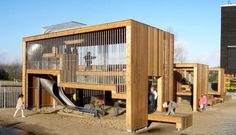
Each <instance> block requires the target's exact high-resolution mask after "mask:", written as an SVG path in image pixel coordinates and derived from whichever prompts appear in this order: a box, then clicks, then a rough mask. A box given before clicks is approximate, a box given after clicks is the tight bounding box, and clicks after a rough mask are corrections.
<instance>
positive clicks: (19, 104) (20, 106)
mask: <svg viewBox="0 0 236 135" xmlns="http://www.w3.org/2000/svg"><path fill="white" fill-rule="evenodd" d="M24 107H25V106H24V101H23V94H20V95H19V96H18V100H17V104H16V111H15V113H14V115H13V117H16V114H17V112H18V111H19V110H21V117H25V115H24V111H23V109H24Z"/></svg>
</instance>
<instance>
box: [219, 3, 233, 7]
mask: <svg viewBox="0 0 236 135" xmlns="http://www.w3.org/2000/svg"><path fill="white" fill-rule="evenodd" d="M234 6H236V4H226V5H221V7H234Z"/></svg>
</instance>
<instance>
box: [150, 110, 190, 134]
mask: <svg viewBox="0 0 236 135" xmlns="http://www.w3.org/2000/svg"><path fill="white" fill-rule="evenodd" d="M192 119H193V115H192V114H186V113H176V115H175V116H168V115H166V113H165V112H155V113H152V114H148V120H149V121H152V122H167V123H176V128H177V129H178V130H182V129H185V128H188V127H190V126H192Z"/></svg>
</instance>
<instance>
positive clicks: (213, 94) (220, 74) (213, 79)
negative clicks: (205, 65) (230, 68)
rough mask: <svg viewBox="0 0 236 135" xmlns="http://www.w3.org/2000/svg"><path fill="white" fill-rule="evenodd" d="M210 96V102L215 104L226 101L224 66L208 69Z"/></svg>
mask: <svg viewBox="0 0 236 135" xmlns="http://www.w3.org/2000/svg"><path fill="white" fill-rule="evenodd" d="M208 72H209V73H208V98H209V104H210V105H213V104H215V103H217V102H224V100H225V98H226V93H225V86H224V84H225V79H224V69H223V68H209V71H208Z"/></svg>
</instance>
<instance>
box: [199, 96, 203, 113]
mask: <svg viewBox="0 0 236 135" xmlns="http://www.w3.org/2000/svg"><path fill="white" fill-rule="evenodd" d="M199 107H200V109H199V112H201V111H202V110H203V95H201V97H200V98H199Z"/></svg>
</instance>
